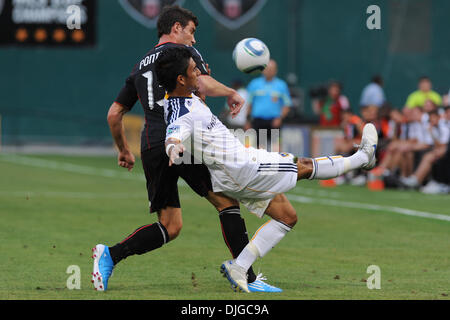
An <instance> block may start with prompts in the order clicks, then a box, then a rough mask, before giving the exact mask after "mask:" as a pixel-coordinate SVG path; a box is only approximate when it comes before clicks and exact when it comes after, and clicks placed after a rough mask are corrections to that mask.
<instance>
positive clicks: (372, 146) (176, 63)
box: [156, 48, 378, 292]
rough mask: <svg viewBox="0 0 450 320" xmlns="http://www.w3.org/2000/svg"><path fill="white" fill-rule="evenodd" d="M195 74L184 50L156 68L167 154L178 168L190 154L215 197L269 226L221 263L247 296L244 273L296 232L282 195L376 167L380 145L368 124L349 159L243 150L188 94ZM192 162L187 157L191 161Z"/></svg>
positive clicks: (193, 88)
mask: <svg viewBox="0 0 450 320" xmlns="http://www.w3.org/2000/svg"><path fill="white" fill-rule="evenodd" d="M199 74H200V72H199V70H198V69H197V67H196V65H195V62H194V60H193V59H192V58H191V53H190V52H189V51H188V50H185V49H183V48H174V49H170V50H167V51H166V52H165V53H164V55H163V56H161V57H160V58H159V59H158V61H157V62H156V75H157V77H158V81H160V83H161V85H162V86H163V87H164V88H165V89H166V91H167V95H166V99H165V102H164V103H165V106H164V107H165V118H166V121H167V125H168V127H167V133H166V153H167V155H168V156H169V159H170V160H169V161H170V163H169V164H170V165H174V164H175V165H176V164H177V163H178V162H179V161H181V160H183V159H184V158H186V159H187V157H185V156H184V155H185V154H186V153H187V152H186V151H187V148H186V146H185V145H187V144H186V142H187V141H188V140H189V139H191V145H192V146H193V148H192V149H191V150H189V152H190V153H193V155H194V157H195V158H196V159H199V160H200V161H202V162H203V163H204V164H205V165H206V166H207V167H208V169H209V171H210V174H211V181H212V185H213V191H214V192H222V193H224V194H226V195H228V196H230V197H232V198H234V199H237V200H239V201H240V202H241V203H242V204H243V205H245V206H246V207H247V208H248V210H249V211H250V212H252V213H254V214H256V215H257V216H258V217H262V216H263V215H264V214H266V215H268V216H270V217H271V218H272V220H269V221H268V222H267V223H265V224H264V225H263V226H261V227H260V228H259V229H258V231H256V233H255V235H254V236H253V238H252V240H251V241H250V242H249V244H248V245H247V246H246V247H245V248H244V250H243V251H242V252H241V253H240V255H239V256H238V257H237V258H236V259H233V260H229V261H225V262H224V263H223V264H222V266H221V272H222V273H224V275H225V276H226V277H227V278H228V280H229V281H230V282H231V284H232V285H233V286H234V287H235V288H238V289H240V290H242V291H245V292H249V289H248V286H247V279H246V271H247V270H248V268H250V266H251V265H252V264H253V263H254V262H255V261H256V259H257V258H258V257H264V256H265V255H266V254H267V253H268V252H269V251H270V250H271V249H272V248H273V247H275V246H276V244H277V243H278V242H279V241H280V240H281V239H282V238H283V237H284V236H285V235H286V234H287V233H288V232H289V231H290V230H291V229H292V228H293V227H294V225H295V224H296V222H297V214H296V212H295V209H294V208H293V206H292V205H291V204H290V202H289V200H288V199H287V197H286V196H285V195H284V194H283V193H284V192H287V191H288V190H290V189H292V188H294V187H295V185H296V183H297V181H298V180H300V179H331V178H334V177H337V176H340V175H342V174H344V173H346V172H348V171H350V170H355V169H359V168H363V169H371V168H373V167H374V166H375V162H376V159H375V150H376V146H377V143H378V135H377V131H376V129H375V127H374V125H373V124H367V125H366V126H365V127H364V129H363V136H362V141H361V146H360V148H359V150H358V151H357V152H356V153H355V154H353V155H352V156H350V157H346V158H344V157H342V156H327V157H322V158H316V159H306V158H300V159H299V158H297V157H295V156H293V155H292V154H283V153H275V152H268V151H266V150H263V149H255V148H251V147H250V148H246V147H244V145H242V143H241V142H240V141H239V139H238V138H236V137H235V136H234V135H233V134H232V133H231V132H230V131H229V130H228V129H227V128H226V127H225V126H224V125H223V124H222V123H221V122H220V121H219V119H217V117H216V116H214V115H213V114H212V112H211V110H210V109H209V108H208V106H207V105H206V104H204V102H203V101H202V100H201V99H199V98H198V97H196V96H195V95H193V94H192V93H193V92H195V91H196V90H197V89H198V76H199ZM189 159H190V157H189Z"/></svg>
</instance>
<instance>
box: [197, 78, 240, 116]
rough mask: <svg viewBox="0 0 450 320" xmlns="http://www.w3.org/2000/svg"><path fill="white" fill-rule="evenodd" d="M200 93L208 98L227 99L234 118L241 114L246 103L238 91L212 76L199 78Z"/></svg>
mask: <svg viewBox="0 0 450 320" xmlns="http://www.w3.org/2000/svg"><path fill="white" fill-rule="evenodd" d="M199 92H200V93H201V94H203V95H205V96H208V97H227V104H228V106H229V107H230V114H231V116H232V117H233V118H234V117H236V116H237V115H238V114H239V112H240V111H241V108H242V106H243V105H244V103H245V100H244V99H243V98H242V97H241V96H240V95H239V93H237V91H236V90H234V89H232V88H230V87H227V86H226V85H224V84H222V83H220V82H219V81H217V80H216V79H214V78H213V77H211V76H210V75H203V76H201V77H199Z"/></svg>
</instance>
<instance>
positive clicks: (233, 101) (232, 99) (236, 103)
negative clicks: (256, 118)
mask: <svg viewBox="0 0 450 320" xmlns="http://www.w3.org/2000/svg"><path fill="white" fill-rule="evenodd" d="M244 103H245V100H244V98H242V97H241V96H240V95H239V93H237V91H234V92H233V94H231V95H230V96H229V97H228V99H227V104H228V107H229V108H230V114H231V118H233V119H234V118H236V116H237V115H238V114H239V112H240V111H241V109H242V106H243V105H244Z"/></svg>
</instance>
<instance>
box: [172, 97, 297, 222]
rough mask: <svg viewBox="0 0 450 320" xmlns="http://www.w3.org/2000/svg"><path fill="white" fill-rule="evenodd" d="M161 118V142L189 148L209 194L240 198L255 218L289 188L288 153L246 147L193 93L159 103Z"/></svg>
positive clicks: (293, 171) (293, 170) (293, 168)
mask: <svg viewBox="0 0 450 320" xmlns="http://www.w3.org/2000/svg"><path fill="white" fill-rule="evenodd" d="M164 116H165V119H166V122H167V125H168V126H167V132H166V141H167V140H168V139H170V138H172V139H176V140H178V141H180V142H182V143H183V144H184V145H185V146H186V148H187V150H189V146H190V147H191V152H192V154H193V155H194V157H195V158H196V159H197V160H200V161H201V162H203V163H204V164H205V165H206V166H207V167H208V169H209V171H210V173H211V182H212V186H213V191H214V192H224V193H225V194H227V195H229V196H231V197H233V198H235V199H238V200H241V202H242V203H243V204H244V205H245V206H246V207H247V208H248V209H249V210H250V211H251V212H253V213H255V214H257V215H258V216H261V215H262V214H263V213H264V211H265V209H266V208H267V205H268V204H269V202H270V199H272V198H273V197H274V196H275V195H276V194H278V193H283V192H286V191H288V190H289V189H291V188H293V187H294V186H295V184H296V181H297V164H295V163H294V162H293V159H294V157H293V156H292V155H290V154H278V153H274V152H267V151H266V150H260V149H258V150H257V149H254V148H246V147H245V146H244V145H243V144H242V143H241V142H240V141H239V139H238V138H236V136H235V135H234V134H232V133H231V132H230V130H229V129H228V128H227V127H226V126H224V125H223V124H222V122H220V120H219V119H218V118H217V117H216V116H215V115H214V114H213V113H212V112H211V110H210V109H209V108H208V106H206V105H205V104H204V103H203V101H202V100H200V99H199V98H198V97H196V96H195V95H192V97H191V98H178V97H170V98H168V99H165V101H164ZM189 159H190V156H188V157H184V158H183V160H189ZM261 200H269V201H264V202H263V203H261Z"/></svg>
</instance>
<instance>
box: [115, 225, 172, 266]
mask: <svg viewBox="0 0 450 320" xmlns="http://www.w3.org/2000/svg"><path fill="white" fill-rule="evenodd" d="M167 242H169V234H168V233H167V230H166V228H165V227H164V226H163V225H162V224H161V223H159V222H157V223H154V224H149V225H146V226H143V227H140V228H138V229H136V230H135V231H134V232H133V233H132V234H130V235H129V236H128V237H127V238H125V240H123V241H122V242H119V243H118V244H116V245H115V246H113V247H110V248H109V253H110V254H111V258H112V260H113V262H114V264H117V263H119V262H120V261H121V260H123V259H125V258H127V257H129V256H132V255H135V254H144V253H147V252H149V251H152V250H155V249H158V248H160V247H162V246H163V245H164V244H166V243H167Z"/></svg>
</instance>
